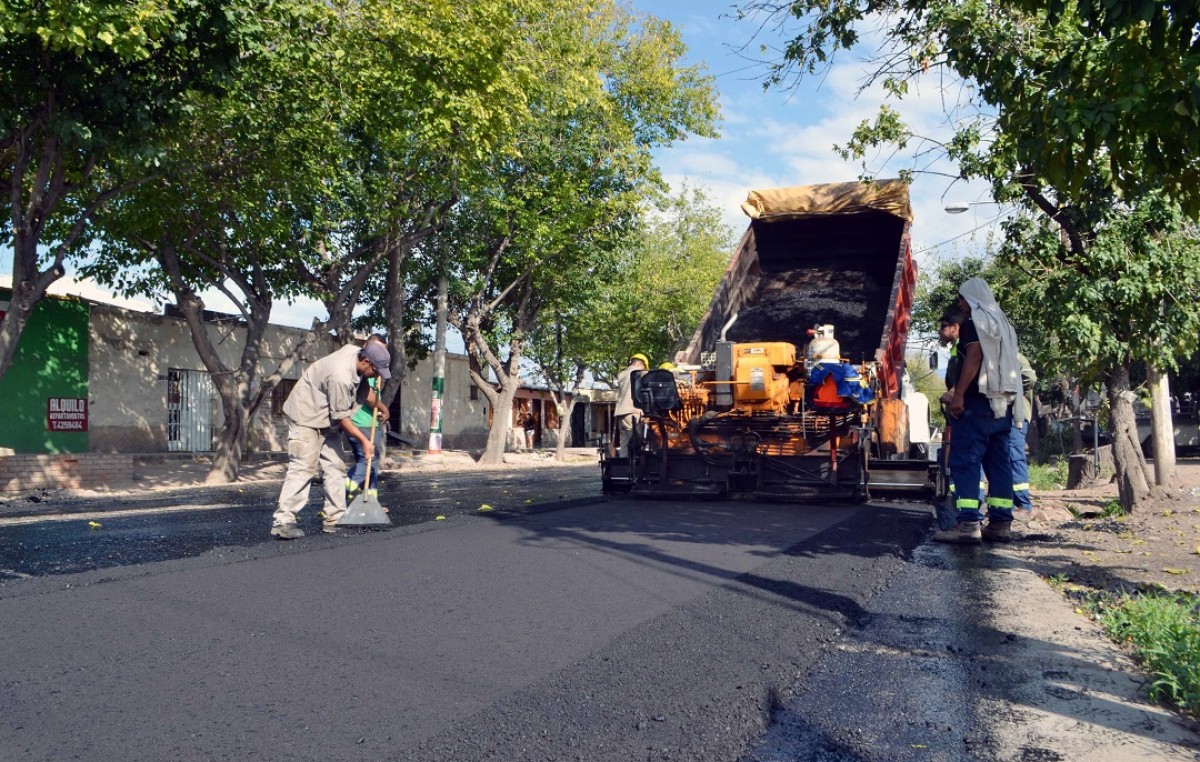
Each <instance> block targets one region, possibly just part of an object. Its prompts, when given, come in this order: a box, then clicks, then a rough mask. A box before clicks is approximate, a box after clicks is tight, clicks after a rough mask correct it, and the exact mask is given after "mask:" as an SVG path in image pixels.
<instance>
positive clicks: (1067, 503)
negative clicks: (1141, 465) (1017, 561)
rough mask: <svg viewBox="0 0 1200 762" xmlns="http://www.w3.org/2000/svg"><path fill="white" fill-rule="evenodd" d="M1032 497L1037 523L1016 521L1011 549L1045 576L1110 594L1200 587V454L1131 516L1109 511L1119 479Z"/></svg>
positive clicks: (1184, 460) (1181, 463)
mask: <svg viewBox="0 0 1200 762" xmlns="http://www.w3.org/2000/svg"><path fill="white" fill-rule="evenodd" d="M1033 497H1034V505H1035V510H1034V514H1033V517H1032V520H1031V521H1028V522H1023V523H1018V524H1015V525H1014V529H1017V530H1019V534H1020V537H1019V540H1018V541H1017V542H1014V543H1013V544H1012V545H1011V546H1010V547H1011V549H1012V550H1013V552H1014V553H1016V554H1017V555H1019V556H1020V557H1021V558H1022V559H1024V560H1025V561H1026V563H1027V564H1028V565H1029V566H1030V567H1031V568H1032V569H1033V570H1034V571H1035V572H1037V573H1038V574H1039V575H1041V576H1043V577H1047V578H1051V577H1057V578H1060V579H1061V578H1064V577H1065V578H1066V579H1067V580H1069V581H1070V582H1072V583H1074V584H1076V585H1080V586H1083V587H1086V588H1090V589H1093V590H1097V591H1105V592H1120V591H1132V590H1137V589H1143V588H1147V587H1158V588H1162V589H1166V590H1179V591H1187V592H1191V593H1198V592H1200V459H1198V458H1181V459H1180V460H1179V461H1178V464H1177V483H1176V485H1174V486H1173V487H1172V489H1170V490H1168V491H1167V494H1166V496H1164V497H1163V498H1161V499H1158V500H1155V501H1153V502H1152V503H1150V504H1149V505H1147V506H1146V507H1145V508H1144V509H1142V510H1139V511H1138V512H1137V513H1135V514H1133V515H1131V516H1123V517H1119V518H1111V517H1106V516H1104V515H1103V514H1104V510H1105V506H1106V505H1108V504H1109V503H1110V502H1111V501H1113V500H1116V499H1117V488H1116V485H1115V484H1102V485H1098V486H1095V487H1092V488H1089V489H1085V490H1071V491H1066V490H1062V491H1056V492H1034V496H1033ZM1070 509H1074V511H1075V512H1076V513H1080V514H1082V518H1075V517H1074V515H1073V514H1072V513H1071V512H1070Z"/></svg>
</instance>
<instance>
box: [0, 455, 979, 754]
mask: <svg viewBox="0 0 1200 762" xmlns="http://www.w3.org/2000/svg"><path fill="white" fill-rule="evenodd" d="M277 488H278V487H277V485H276V484H259V485H246V486H242V487H229V488H219V489H214V488H207V489H196V490H181V491H175V492H172V493H169V494H159V495H130V496H126V497H121V498H117V499H114V500H111V501H109V502H108V503H105V504H103V505H99V504H98V503H97V501H96V500H95V499H89V500H80V501H64V500H55V499H50V500H46V501H44V502H43V503H34V504H31V506H30V507H29V509H28V510H25V511H24V513H26V514H27V515H26V516H25V517H24V518H20V517H16V518H14V513H21V512H22V511H21V510H16V511H14V510H13V506H12V505H11V504H10V505H9V506H7V509H8V510H7V511H6V512H5V515H6V517H7V518H6V519H5V521H7V522H9V523H4V524H0V569H3V572H0V621H4V622H6V623H20V624H19V626H17V627H15V628H14V627H12V626H11V625H10V626H6V628H5V629H6V631H7V632H6V637H5V638H4V639H3V640H0V714H2V715H3V716H4V717H5V719H6V724H7V727H8V730H7V731H5V732H0V759H4V760H35V759H36V760H59V759H88V760H139V759H146V760H158V759H182V760H191V759H206V760H207V759H234V760H243V759H244V760H259V759H284V758H287V759H300V760H308V759H312V760H376V759H396V760H569V759H578V760H633V759H647V760H660V759H662V760H666V759H670V760H738V759H744V760H747V761H749V760H754V761H756V762H757V761H758V760H776V759H780V760H782V759H793V760H842V759H850V760H856V759H862V760H904V759H950V760H958V759H963V760H966V759H976V758H985V757H978V756H976V753H977V752H979V751H980V750H981V748H984V747H978V746H977V747H976V748H975V749H974V750H971V749H970V748H969V747H964V746H963V743H962V740H961V739H962V732H963V729H964V728H969V727H971V726H972V725H973V721H972V720H971V712H972V711H973V710H972V708H971V702H970V700H969V698H968V697H966V696H965V695H964V696H962V698H961V699H956V700H952V701H948V702H946V704H945V707H940V703H939V708H944V709H945V711H944V712H941V711H939V715H941V716H943V717H944V719H945V725H944V727H941V728H940V729H939V730H938V732H937V733H933V734H932V735H933V736H934V737H935V741H938V742H939V743H938V746H937V748H939V750H940V751H939V753H935V754H928V753H925V752H924V751H920V752H918V751H915V750H914V746H913V742H912V740H911V736H912V734H911V733H900V732H898V731H896V732H893V731H890V730H888V727H889V725H888V722H887V721H886V720H884V719H882V718H886V717H887V716H889V714H890V715H892V716H893V717H894V718H895V721H901V722H903V721H904V720H905V718H906V715H903V713H902V714H901V715H900V716H899V717H898V718H897V717H896V713H895V711H894V707H893V706H891V705H890V704H889V702H886V701H884V702H882V704H880V703H879V702H876V703H875V704H871V703H870V702H867V705H868V706H870V708H871V710H872V711H873V712H878V713H879V714H878V715H877V717H878V718H879V719H876V720H873V721H872V723H871V727H873V728H874V730H873V731H872V732H871V733H869V735H867V736H864V735H863V730H862V727H860V726H859V724H858V723H856V722H852V723H850V724H849V725H847V724H846V723H845V722H841V723H839V722H838V720H839V719H841V720H845V719H846V718H848V717H861V716H862V713H861V711H858V712H854V711H850V710H849V709H848V708H849V707H852V706H860V708H861V707H862V706H863V702H862V697H864V696H867V697H869V696H871V695H877V696H881V697H882V696H886V695H888V692H887V691H885V690H881V689H882V687H883V686H884V685H887V681H886V677H884V678H881V676H879V675H875V674H869V673H868V674H863V673H862V671H861V669H859V668H858V666H857V665H856V664H840V665H839V664H838V662H837V659H838V658H839V657H838V653H839V652H838V648H839V647H840V646H841V645H843V644H845V643H847V642H852V641H853V638H855V637H862V633H871V632H872V627H874V626H877V625H878V624H879V623H880V622H881V621H887V622H888V624H889V626H888V627H887V628H885V629H886V630H887V631H889V632H890V631H891V630H892V628H891V626H890V625H891V623H892V621H891V619H890V616H891V615H888V618H886V619H885V620H881V619H880V617H879V614H878V612H879V611H880V610H886V607H887V606H889V605H891V604H889V603H887V602H888V601H891V600H893V598H894V594H895V590H894V588H893V582H894V581H895V580H897V579H912V578H913V575H914V574H915V575H917V576H918V577H919V576H920V575H921V571H920V566H921V563H920V559H917V562H916V563H914V560H913V558H912V555H911V551H912V550H913V548H915V547H917V546H918V545H919V544H920V542H921V540H922V539H923V538H924V537H925V536H926V534H927V530H928V526H929V510H928V509H927V508H926V507H924V506H919V505H907V504H873V505H867V506H842V505H838V506H797V505H777V504H766V503H753V502H748V503H722V502H707V503H696V502H672V501H664V502H644V501H643V502H639V501H629V500H603V499H602V498H601V497H600V496H599V495H598V475H597V474H596V469H595V467H594V466H591V467H580V468H578V469H575V468H562V467H559V468H553V469H545V470H544V471H540V470H529V471H524V472H514V471H498V472H483V473H472V474H464V475H450V474H438V475H437V476H436V477H430V478H428V479H423V480H410V479H403V480H401V483H399V484H397V483H395V482H393V483H391V484H388V483H385V484H384V485H383V486H382V487H381V501H382V502H383V503H384V504H385V505H388V507H389V509H390V515H391V516H392V518H393V520H394V522H395V528H393V529H391V530H390V531H354V532H348V533H343V534H339V535H335V536H327V535H321V534H320V533H319V522H320V519H319V517H318V516H317V515H316V514H317V511H318V510H319V507H320V505H319V501H320V498H319V493H318V491H317V490H316V489H314V492H313V498H312V501H310V504H309V506H308V508H307V509H306V510H305V512H304V513H303V514H302V518H301V526H303V527H304V528H305V529H306V530H308V531H309V532H310V536H308V537H305V538H303V539H301V540H297V541H294V542H279V541H275V540H273V539H272V538H270V537H269V536H268V535H267V528H268V526H269V523H270V514H271V511H272V510H273V502H274V497H275V491H276V490H277ZM485 503H486V504H488V505H490V506H492V508H493V510H492V511H488V512H480V511H479V510H478V508H479V507H480V506H481V505H483V504H485ZM181 507H188V508H189V510H179V509H180V508H181ZM98 509H99V510H98ZM130 511H132V513H127V512H130ZM28 514H41V515H40V516H33V515H28ZM437 516H443V517H444V520H443V521H437V520H436V517H437ZM52 517H57V518H56V520H50V519H51V518H52ZM35 519H38V520H35ZM21 521H28V522H29V523H12V522H21ZM89 522H95V523H98V524H99V525H100V526H99V527H92V526H90V525H89ZM906 575H907V576H906ZM885 592H886V593H887V594H886V595H881V594H882V593H885ZM900 621H901V622H903V619H902V618H901V620H900ZM869 637H871V638H872V639H874V638H875V637H877V636H876V635H870V636H869ZM831 659H832V660H833V661H830V660H831ZM847 670H848V674H846V671H847ZM855 675H857V677H855ZM950 677H951V678H952V677H953V676H950ZM881 680H882V681H883V682H881ZM947 685H948V686H951V687H952V686H953V680H949V681H948V682H947ZM895 690H896V691H897V692H898V691H899V688H895ZM955 690H956V691H957V693H955V692H954V691H951V693H950V694H948V695H952V696H953V695H960V694H962V691H961V690H959V689H955ZM814 691H816V695H815V696H814V693H813V692H814ZM927 700H930V701H936V702H942V701H943V699H940V698H937V697H935V696H933V695H930V696H929V697H927ZM839 702H840V703H839ZM821 707H824V708H825V709H823V710H822V709H821ZM839 707H841V709H839ZM797 717H800V718H801V719H799V720H797V719H796V718H797ZM831 718H832V719H831ZM904 727H907V725H905V726H904ZM930 735H931V733H930V732H929V731H928V729H926V732H924V733H921V734H920V737H921V739H922V740H923V742H925V743H927V742H928V741H929V739H930ZM985 740H986V739H985ZM922 747H923V748H925V747H924V746H923V744H922Z"/></svg>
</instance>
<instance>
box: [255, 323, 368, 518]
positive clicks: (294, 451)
mask: <svg viewBox="0 0 1200 762" xmlns="http://www.w3.org/2000/svg"><path fill="white" fill-rule="evenodd" d="M360 351H362V350H361V349H360V348H359V347H356V346H354V345H352V344H351V345H348V346H344V347H342V348H341V349H339V350H338V351H336V352H334V353H333V354H331V355H327V356H326V357H322V358H321V359H320V360H317V361H316V362H315V363H313V364H312V365H310V366H308V369H307V370H305V371H304V373H302V374H301V375H300V380H299V381H297V382H296V386H295V387H294V388H293V389H292V393H291V394H289V395H288V398H287V401H286V402H284V404H283V412H284V413H285V414H286V415H287V417H288V470H287V476H285V477H284V479H283V487H282V488H281V489H280V491H279V507H278V508H277V509H276V511H275V515H274V516H273V521H272V525H273V526H282V525H285V524H295V523H296V514H297V513H299V512H300V510H301V509H302V508H303V507H304V505H305V504H306V503H307V502H308V485H309V483H310V482H311V481H312V479H313V477H314V476H316V475H317V472H318V469H319V470H320V473H321V474H322V475H323V476H324V480H325V507H324V508H323V510H324V511H325V524H326V526H330V525H333V524H336V523H337V521H338V519H340V518H341V517H342V514H343V513H345V512H346V490H345V483H346V461H345V460H344V459H343V458H342V450H341V437H342V427H341V421H342V419H343V418H349V417H351V416H352V415H354V411H355V409H356V408H357V407H358V402H357V400H356V399H355V391H356V390H357V389H358V384H359V380H360V378H359V375H358V353H359V352H360Z"/></svg>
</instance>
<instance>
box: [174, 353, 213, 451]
mask: <svg viewBox="0 0 1200 762" xmlns="http://www.w3.org/2000/svg"><path fill="white" fill-rule="evenodd" d="M214 394H215V388H214V387H213V382H212V377H211V376H210V375H209V374H208V373H207V372H206V371H202V370H176V369H170V370H168V371H167V449H168V450H170V451H172V452H208V451H209V450H211V449H212V402H213V396H214Z"/></svg>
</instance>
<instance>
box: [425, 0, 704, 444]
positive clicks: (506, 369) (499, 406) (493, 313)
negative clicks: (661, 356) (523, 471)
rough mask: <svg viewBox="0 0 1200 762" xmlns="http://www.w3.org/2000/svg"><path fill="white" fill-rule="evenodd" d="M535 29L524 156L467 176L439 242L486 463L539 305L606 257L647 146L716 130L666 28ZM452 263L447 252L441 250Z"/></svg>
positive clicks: (590, 19)
mask: <svg viewBox="0 0 1200 762" xmlns="http://www.w3.org/2000/svg"><path fill="white" fill-rule="evenodd" d="M554 10H555V12H556V14H557V15H555V16H554V17H552V18H549V19H547V22H546V24H545V26H544V27H543V28H542V29H540V30H539V34H544V35H545V37H544V38H543V39H542V43H541V44H540V45H539V46H538V47H539V48H540V49H553V50H554V51H555V57H554V61H553V65H552V66H549V67H548V68H546V69H545V70H544V71H543V72H542V76H540V77H539V78H538V84H537V86H536V87H534V88H533V89H531V91H530V93H529V94H528V96H527V97H528V98H529V99H530V103H531V114H532V115H533V120H532V121H530V122H529V123H527V124H526V125H524V133H523V135H522V137H521V140H520V142H519V144H518V151H516V152H515V153H514V154H513V155H512V156H504V157H499V158H498V159H497V161H495V162H493V163H492V165H491V166H489V167H487V168H486V169H485V170H484V171H483V172H481V173H479V174H477V175H475V176H473V177H472V178H470V180H469V181H468V180H466V179H464V181H463V195H464V202H463V204H462V206H461V207H460V208H459V209H457V210H455V213H454V214H453V215H452V217H451V219H450V222H449V224H448V227H447V230H446V231H445V232H444V234H442V235H441V236H440V237H439V238H440V240H439V241H438V246H440V247H442V251H443V252H447V253H448V254H452V255H453V267H454V272H453V273H452V280H453V282H452V284H451V299H450V321H451V324H452V325H454V326H455V327H456V328H457V329H458V330H459V331H460V332H461V333H462V334H463V337H464V339H465V341H466V344H467V350H468V352H469V353H471V354H472V355H473V356H474V358H475V360H476V361H477V364H478V367H480V368H481V369H484V368H486V369H490V371H491V372H492V374H494V376H495V378H496V380H497V383H498V386H499V390H497V389H496V388H495V387H493V386H492V384H491V383H490V382H489V379H488V378H487V377H486V376H485V375H483V373H477V372H473V373H472V377H473V380H474V381H475V383H476V385H477V386H478V387H479V388H480V390H481V391H482V392H483V394H484V396H485V397H486V398H487V399H488V402H489V405H490V407H491V409H492V411H493V417H492V428H491V430H490V431H489V435H488V443H487V448H486V450H485V453H484V456H483V462H486V463H495V462H499V460H500V458H501V457H502V456H503V453H504V448H505V444H506V441H507V438H508V431H509V426H510V423H511V421H510V418H511V416H510V415H509V411H510V410H511V407H512V401H513V399H514V397H515V395H516V392H517V389H518V388H519V386H520V372H521V359H522V357H523V356H524V353H525V349H526V346H527V343H528V341H529V337H530V333H531V332H532V331H533V330H534V328H535V326H536V325H537V324H538V321H539V318H540V316H541V313H542V310H543V309H544V308H545V307H546V306H547V305H549V304H551V303H553V302H554V300H555V297H557V296H559V295H563V294H578V293H579V292H578V290H577V289H576V285H575V284H576V281H577V279H578V278H579V276H580V274H581V273H586V272H588V271H589V270H590V269H592V268H595V267H597V266H599V264H598V263H601V262H603V261H604V260H605V259H606V258H608V257H610V256H612V252H614V251H615V250H616V249H617V248H618V247H619V241H620V240H622V238H623V237H624V235H625V234H626V232H627V231H628V230H629V229H630V227H631V225H632V224H633V222H634V221H635V220H636V218H637V210H638V208H639V206H640V203H641V199H642V198H643V197H644V193H645V189H646V188H647V187H648V186H649V185H650V184H652V183H653V182H654V181H655V179H656V175H655V173H654V171H653V169H652V166H651V163H650V155H649V151H650V148H652V147H653V146H655V145H661V144H664V143H667V142H670V141H673V140H678V139H681V138H683V137H684V136H685V135H686V134H687V133H688V132H689V131H690V132H697V133H701V134H705V133H708V132H710V131H711V123H712V118H713V115H714V113H715V105H714V101H713V95H712V91H711V89H710V86H709V83H708V80H707V79H706V78H704V77H703V76H701V75H700V74H699V72H697V71H696V70H695V69H691V68H681V67H680V66H679V65H678V63H677V62H678V59H679V57H680V56H681V55H682V52H683V48H682V44H681V43H680V41H679V37H678V35H677V34H676V33H675V32H674V30H672V29H671V28H670V26H669V25H667V24H665V23H662V22H659V21H656V20H654V19H649V18H646V19H640V20H638V19H635V18H634V17H632V16H630V15H629V14H627V13H626V12H625V11H623V10H622V9H620V7H618V6H617V5H615V4H610V3H607V2H605V3H601V4H599V5H597V6H594V7H592V8H590V9H589V10H588V11H587V12H585V11H583V10H580V9H578V8H577V7H575V6H574V5H572V4H570V3H566V4H564V5H563V7H561V8H556V9H554ZM448 258H449V257H448Z"/></svg>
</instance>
